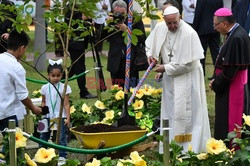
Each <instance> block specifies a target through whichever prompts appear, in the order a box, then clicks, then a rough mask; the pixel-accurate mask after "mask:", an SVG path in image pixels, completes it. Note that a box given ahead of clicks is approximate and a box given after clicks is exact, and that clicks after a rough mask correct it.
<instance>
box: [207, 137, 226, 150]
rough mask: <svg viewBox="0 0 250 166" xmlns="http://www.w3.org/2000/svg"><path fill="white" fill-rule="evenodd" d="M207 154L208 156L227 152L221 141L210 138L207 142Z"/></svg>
mask: <svg viewBox="0 0 250 166" xmlns="http://www.w3.org/2000/svg"><path fill="white" fill-rule="evenodd" d="M206 148H207V152H208V153H210V154H220V153H221V152H224V151H226V150H227V148H226V145H225V144H224V142H223V141H222V140H216V139H214V138H210V139H209V140H208V141H207V145H206Z"/></svg>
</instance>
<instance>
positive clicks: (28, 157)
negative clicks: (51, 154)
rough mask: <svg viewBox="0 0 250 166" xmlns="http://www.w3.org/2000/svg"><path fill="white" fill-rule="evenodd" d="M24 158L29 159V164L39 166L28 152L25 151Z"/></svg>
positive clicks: (29, 165)
mask: <svg viewBox="0 0 250 166" xmlns="http://www.w3.org/2000/svg"><path fill="white" fill-rule="evenodd" d="M24 158H25V160H26V161H27V164H28V166H37V164H36V163H35V162H34V161H33V160H31V158H30V156H29V155H28V154H27V153H24Z"/></svg>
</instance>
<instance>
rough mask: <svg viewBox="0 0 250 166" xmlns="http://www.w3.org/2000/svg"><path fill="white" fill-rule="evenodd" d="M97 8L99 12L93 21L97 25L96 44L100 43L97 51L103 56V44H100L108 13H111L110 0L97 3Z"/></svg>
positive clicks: (96, 12)
mask: <svg viewBox="0 0 250 166" xmlns="http://www.w3.org/2000/svg"><path fill="white" fill-rule="evenodd" d="M96 8H97V9H98V10H96V11H95V18H93V21H94V23H95V24H94V25H95V29H96V31H95V32H96V33H95V35H96V36H95V38H96V42H99V43H98V44H97V46H96V47H97V51H98V52H99V53H100V55H101V54H102V45H103V42H100V41H99V40H100V37H101V34H102V30H103V28H104V26H105V23H106V19H107V17H108V13H109V12H110V11H111V7H110V2H109V0H100V1H99V2H97V3H96Z"/></svg>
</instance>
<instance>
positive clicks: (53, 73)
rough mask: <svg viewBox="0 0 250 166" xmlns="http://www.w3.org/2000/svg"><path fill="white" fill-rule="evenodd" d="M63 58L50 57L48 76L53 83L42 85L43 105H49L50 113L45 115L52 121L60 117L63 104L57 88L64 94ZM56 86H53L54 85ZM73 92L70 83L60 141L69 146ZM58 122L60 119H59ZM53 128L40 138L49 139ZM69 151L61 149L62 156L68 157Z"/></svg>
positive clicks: (65, 100) (60, 155)
mask: <svg viewBox="0 0 250 166" xmlns="http://www.w3.org/2000/svg"><path fill="white" fill-rule="evenodd" d="M61 64H62V59H60V60H58V61H53V60H51V59H49V66H48V68H47V72H48V78H49V80H50V82H51V83H47V84H45V85H43V86H42V88H41V94H42V107H43V106H48V107H49V114H47V115H45V118H47V119H48V121H49V122H50V121H51V120H53V119H57V118H59V112H60V105H61V98H60V95H59V94H58V92H57V91H56V89H55V87H56V88H57V90H58V91H59V92H60V94H61V95H62V93H63V89H64V84H63V83H61V82H60V81H61V78H62V76H63V68H62V65H61ZM52 84H53V85H54V86H53V85H52ZM70 93H71V88H70V86H69V85H68V86H67V90H66V94H65V98H64V107H63V114H62V124H61V133H60V139H59V140H60V141H59V144H60V145H63V146H67V139H66V135H67V127H69V124H70V105H69V94H70ZM57 122H58V121H57ZM50 134H51V130H49V131H48V132H45V133H41V135H40V139H42V140H45V141H48V140H49V138H50ZM66 155H67V153H66V152H65V151H61V150H60V151H59V157H60V158H62V157H63V158H66Z"/></svg>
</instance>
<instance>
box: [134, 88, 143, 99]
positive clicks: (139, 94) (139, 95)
mask: <svg viewBox="0 0 250 166" xmlns="http://www.w3.org/2000/svg"><path fill="white" fill-rule="evenodd" d="M143 95H144V93H143V90H142V89H139V90H138V91H137V92H136V95H135V96H136V97H137V98H139V99H141V98H142V97H143Z"/></svg>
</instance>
